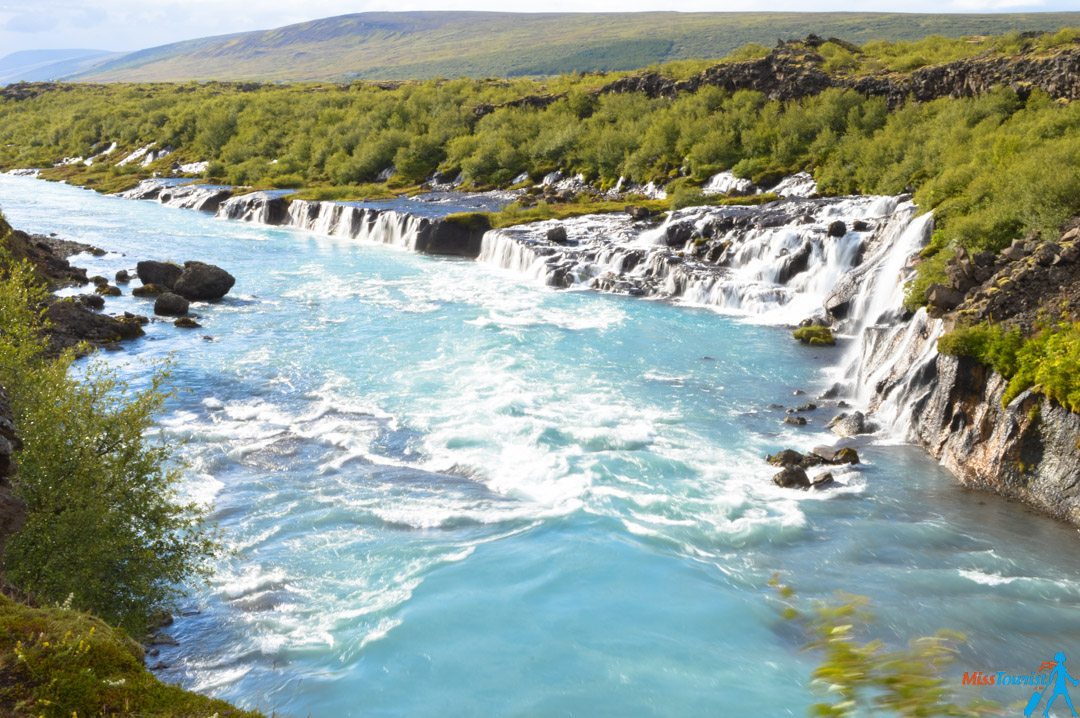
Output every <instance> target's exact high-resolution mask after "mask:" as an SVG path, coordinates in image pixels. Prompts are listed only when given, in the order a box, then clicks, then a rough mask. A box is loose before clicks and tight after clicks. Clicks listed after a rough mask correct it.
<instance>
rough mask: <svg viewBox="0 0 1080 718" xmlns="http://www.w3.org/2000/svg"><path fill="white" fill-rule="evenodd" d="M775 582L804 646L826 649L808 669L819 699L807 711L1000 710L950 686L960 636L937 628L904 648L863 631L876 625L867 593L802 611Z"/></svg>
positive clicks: (917, 716) (844, 717) (833, 717)
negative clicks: (965, 697) (967, 697)
mask: <svg viewBox="0 0 1080 718" xmlns="http://www.w3.org/2000/svg"><path fill="white" fill-rule="evenodd" d="M770 585H771V586H773V587H774V588H775V589H776V591H777V593H778V595H779V597H780V599H781V601H782V602H783V603H784V609H783V611H782V616H783V617H784V619H786V620H788V621H792V622H793V623H794V624H795V625H797V626H798V627H799V628H801V629H802V630H803V631H805V633H806V635H807V646H806V648H807V650H810V651H814V652H816V653H819V654H820V655H821V662H820V663H819V664H818V666H817V667H816V668H815V669H814V671H813V673H812V675H811V679H812V684H811V685H812V687H813V688H814V689H815V691H816V692H817V693H818V694H819V695H820V696H821V701H820V702H818V703H815V704H814V705H813V706H811V707H810V715H813V716H828V717H830V718H848V717H849V716H866V715H874V716H897V717H898V718H930V717H931V716H968V717H970V718H975V717H976V716H983V715H1000V709H999V708H998V706H996V705H994V704H992V703H989V702H987V701H978V700H975V701H967V702H965V701H962V700H961V699H960V698H959V697H957V696H956V695H954V691H953V690H952V689H951V687H950V683H952V684H953V685H955V684H956V682H958V681H956V679H953V680H951V681H950V680H949V678H948V677H947V675H946V672H947V671H948V669H949V667H950V666H951V665H952V664H953V663H954V662H955V660H956V654H957V647H958V646H959V645H960V644H962V643H963V640H964V637H963V636H962V635H961V634H959V633H956V632H953V631H939V632H938V633H936V634H935V635H933V636H923V637H920V638H916V639H914V640H912V641H911V642H910V643H909V644H908V646H907V647H906V648H900V649H891V648H888V647H886V645H885V644H884V642H882V641H880V640H867V639H864V638H861V637H860V633H862V634H865V633H867V632H869V630H870V629H871V627H872V625H873V615H872V614H871V613H870V612H869V610H868V609H867V606H868V605H869V600H868V599H867V598H866V597H864V596H853V595H849V594H839V595H838V597H837V600H836V601H835V602H831V603H829V602H819V603H817V604H816V605H813V606H811V607H810V608H809V609H805V608H799V607H798V604H797V601H796V599H795V592H794V591H793V590H792V589H791V587H790V586H785V585H783V584H781V583H780V581H779V578H778V577H776V576H774V577H773V578H772V580H771V581H770ZM860 629H861V630H860Z"/></svg>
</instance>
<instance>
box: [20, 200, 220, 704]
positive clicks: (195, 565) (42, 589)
mask: <svg viewBox="0 0 1080 718" xmlns="http://www.w3.org/2000/svg"><path fill="white" fill-rule="evenodd" d="M10 231H11V230H10V228H9V227H8V226H7V224H6V223H5V222H4V221H3V218H2V216H0V247H2V246H3V245H4V244H5V241H4V240H5V239H6V235H7V234H9V233H10ZM46 291H47V290H46V288H45V286H44V285H43V284H42V283H41V282H40V280H39V279H38V277H37V276H36V274H35V272H34V269H33V267H32V266H31V265H30V264H29V263H27V262H25V261H23V262H18V261H14V260H13V259H12V258H11V257H10V255H8V254H7V253H6V250H4V249H0V386H3V387H5V389H6V390H7V393H8V396H9V398H10V400H11V405H12V410H13V412H14V415H15V424H16V426H17V427H18V431H19V436H20V438H21V440H22V442H23V448H22V450H21V451H20V452H18V472H17V474H16V477H15V479H14V487H15V489H16V491H17V493H18V494H19V496H20V497H21V498H22V499H23V500H24V501H25V502H26V505H27V516H26V522H25V525H24V526H23V528H22V529H21V530H20V531H19V532H18V533H16V534H15V535H14V536H12V537H11V538H10V539H9V541H8V544H7V550H6V552H5V556H4V573H5V575H6V578H7V579H8V580H9V581H11V582H12V583H14V584H15V585H16V586H18V587H19V588H20V589H22V590H24V591H28V592H29V593H31V594H32V595H34V596H35V597H37V598H38V599H39V600H42V601H45V602H50V603H63V602H68V603H70V605H72V606H73V607H75V608H77V609H81V610H87V611H91V612H93V613H95V614H97V615H98V616H101V617H102V618H104V619H106V620H107V621H109V622H110V623H113V624H118V625H120V626H122V627H124V628H125V629H127V630H128V631H130V632H131V633H132V634H133V635H136V636H141V635H143V634H144V633H145V630H146V628H147V620H148V617H149V616H150V615H151V613H152V612H154V611H156V610H160V609H161V608H163V607H167V605H168V603H169V601H170V599H172V598H174V597H175V595H176V592H177V591H178V586H179V585H180V583H181V582H182V581H183V580H185V579H188V578H191V577H192V576H193V575H198V574H199V573H200V572H201V571H202V570H203V569H204V568H205V567H206V565H207V564H206V561H207V559H209V558H210V557H211V556H212V555H213V554H214V553H215V551H216V544H215V542H214V541H213V539H212V536H210V535H209V534H208V533H207V532H206V530H205V529H204V527H203V524H202V519H203V515H202V510H201V509H200V507H198V506H196V505H194V504H190V503H187V502H185V501H183V500H181V499H180V497H179V496H178V494H177V484H178V480H179V472H178V471H177V470H176V469H174V468H170V465H169V463H168V461H169V447H168V446H167V445H166V444H165V443H163V442H161V441H157V440H155V439H153V438H150V437H149V436H148V434H149V433H150V431H151V430H152V429H153V424H154V416H155V414H156V413H157V412H158V411H159V409H160V408H161V405H162V402H163V401H164V399H165V395H164V394H163V393H162V391H161V390H160V388H161V382H162V380H163V375H158V376H157V377H156V378H155V380H154V381H153V382H152V384H151V386H150V387H149V388H148V389H146V390H144V391H138V392H135V391H132V390H131V389H130V388H129V387H127V386H125V385H124V384H123V383H122V382H120V381H119V380H117V379H116V378H115V377H114V376H112V375H111V374H110V373H109V372H108V371H106V370H105V369H102V368H100V367H97V366H94V365H90V366H89V367H80V369H79V370H78V371H74V370H73V368H72V364H73V362H74V359H75V354H74V353H73V352H70V351H69V352H66V353H64V354H62V355H61V356H59V357H58V358H52V357H50V356H49V355H48V353H47V352H46V346H47V344H46V339H45V337H44V330H45V328H46V324H45V320H44V318H43V315H42V309H41V308H42V307H43V306H44V302H45V300H46ZM69 714H70V713H69Z"/></svg>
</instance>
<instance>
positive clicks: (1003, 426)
mask: <svg viewBox="0 0 1080 718" xmlns="http://www.w3.org/2000/svg"><path fill="white" fill-rule="evenodd" d="M946 275H947V277H948V279H947V283H946V284H943V285H935V287H934V288H932V289H931V292H930V299H931V306H930V308H929V309H930V314H931V315H932V316H933V317H937V318H929V317H926V318H925V319H924V320H923V330H922V332H921V333H920V332H918V331H916V324H917V322H915V321H911V322H906V323H901V324H898V325H895V326H894V327H892V328H890V329H889V330H883V333H884V334H885V335H886V336H887V341H885V340H883V343H885V344H888V345H889V349H888V350H887V351H885V352H882V354H883V355H886V356H887V360H886V361H881V360H880V358H879V357H878V356H875V355H870V356H869V357H866V358H864V361H867V362H868V363H869V364H870V371H871V372H878V373H877V376H883V377H884V380H883V381H882V382H881V384H880V385H879V386H878V387H877V388H876V392H875V397H874V399H873V400H872V408H880V407H885V408H889V407H890V406H898V405H899V406H902V407H903V409H902V410H900V411H899V412H898V415H899V416H898V419H899V422H900V423H899V424H898V426H899V427H903V428H905V429H906V431H907V435H908V438H909V439H911V440H913V441H916V442H918V443H920V444H921V445H923V446H924V447H926V449H927V450H928V451H929V452H930V453H931V454H932V455H933V456H934V457H936V458H937V459H939V460H940V461H941V463H942V464H943V465H944V466H945V467H947V468H948V469H949V470H950V471H952V473H953V474H955V475H956V476H957V478H958V479H959V480H960V482H961V483H962V484H964V485H965V486H968V487H971V488H975V489H982V490H987V491H992V492H994V493H997V494H1000V495H1002V496H1006V497H1008V498H1011V499H1016V500H1018V501H1022V502H1024V503H1026V504H1028V505H1030V506H1032V507H1033V508H1035V509H1037V510H1038V511H1040V512H1042V513H1045V514H1048V515H1050V516H1053V517H1055V518H1058V519H1061V520H1064V521H1068V522H1070V523H1073V524H1076V525H1080V415H1078V414H1075V413H1072V412H1071V411H1069V410H1068V409H1066V408H1064V407H1062V406H1060V405H1059V404H1058V403H1056V402H1054V401H1052V400H1050V399H1047V398H1046V397H1044V396H1042V395H1041V394H1038V393H1035V392H1034V391H1032V390H1028V391H1025V392H1023V393H1022V394H1020V395H1019V396H1017V397H1016V398H1015V399H1013V400H1012V401H1011V402H1010V403H1009V404H1008V406H1002V397H1003V396H1004V395H1005V390H1006V388H1007V386H1008V381H1007V380H1006V379H1005V378H1004V377H1002V376H1001V375H999V374H997V373H996V372H994V371H993V370H992V369H990V368H989V367H987V366H985V365H983V364H980V363H979V362H978V361H976V360H975V359H972V358H968V357H962V356H945V355H938V354H936V352H934V351H932V350H931V351H925V350H924V349H925V348H929V345H928V342H936V338H937V336H938V335H939V334H940V332H941V331H942V330H943V329H945V328H948V327H950V326H954V325H958V324H962V325H976V324H981V323H983V322H987V321H991V322H994V323H996V324H998V325H1001V326H1003V327H1005V328H1008V329H1017V330H1019V331H1020V332H1021V333H1022V334H1023V335H1025V336H1030V335H1031V334H1033V333H1034V332H1036V331H1038V330H1039V327H1040V326H1042V325H1043V324H1045V323H1046V322H1055V321H1057V320H1058V319H1059V318H1062V319H1066V320H1068V321H1078V320H1080V218H1078V219H1076V220H1073V221H1072V222H1070V223H1069V224H1068V225H1067V226H1066V227H1065V230H1064V232H1063V233H1062V235H1061V237H1060V238H1059V239H1058V240H1057V241H1042V242H1036V241H1035V238H1028V239H1027V240H1017V241H1016V242H1014V243H1013V244H1012V245H1011V246H1009V247H1007V248H1006V249H1004V250H1003V251H1001V252H998V253H996V254H994V253H990V252H981V253H978V254H975V255H974V256H971V255H968V254H967V253H965V252H963V251H960V252H957V253H956V255H955V256H954V257H952V258H951V259H950V260H949V262H948V264H947V266H946ZM921 316H922V317H925V316H926V315H921ZM890 363H891V365H890ZM875 364H876V365H877V366H875ZM890 396H891V397H892V402H891V404H890Z"/></svg>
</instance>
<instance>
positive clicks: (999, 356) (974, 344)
mask: <svg viewBox="0 0 1080 718" xmlns="http://www.w3.org/2000/svg"><path fill="white" fill-rule="evenodd" d="M938 351H940V352H941V353H942V354H951V355H954V356H968V357H972V358H973V359H976V360H978V361H980V362H982V363H983V364H986V365H987V366H990V367H992V368H993V369H994V370H995V371H997V372H998V373H999V374H1001V375H1002V376H1003V377H1005V378H1006V379H1008V380H1009V385H1008V387H1007V388H1006V390H1005V395H1004V396H1003V397H1002V403H1003V404H1008V403H1009V402H1011V401H1012V400H1013V399H1015V398H1016V397H1017V396H1019V395H1020V394H1021V393H1022V392H1024V391H1025V390H1027V389H1031V388H1034V389H1035V391H1037V392H1038V393H1040V394H1043V395H1044V396H1047V397H1049V398H1050V399H1053V400H1054V401H1056V402H1057V403H1059V404H1061V405H1062V406H1064V407H1066V408H1067V409H1069V410H1070V411H1074V412H1080V323H1069V322H1062V323H1059V324H1056V325H1053V326H1049V327H1046V328H1044V329H1042V330H1041V331H1039V332H1038V333H1036V334H1035V335H1034V336H1032V337H1030V338H1027V339H1025V338H1024V337H1022V336H1021V335H1020V332H1019V330H1016V329H1013V330H1010V331H1006V330H1004V329H1002V328H1001V327H1000V326H995V325H990V324H982V325H978V326H974V327H965V328H960V329H956V330H954V331H952V332H950V333H948V334H946V335H945V336H943V337H941V339H939V340H938Z"/></svg>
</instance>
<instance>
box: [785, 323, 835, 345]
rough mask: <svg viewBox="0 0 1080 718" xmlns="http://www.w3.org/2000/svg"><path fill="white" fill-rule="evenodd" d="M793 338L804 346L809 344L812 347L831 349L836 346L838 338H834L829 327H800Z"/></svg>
mask: <svg viewBox="0 0 1080 718" xmlns="http://www.w3.org/2000/svg"><path fill="white" fill-rule="evenodd" d="M793 336H794V337H795V338H796V339H798V340H799V341H800V342H802V343H803V344H809V345H810V346H830V347H831V346H833V345H834V344H836V337H834V336H833V333H832V330H831V329H829V328H828V327H819V326H809V327H799V328H798V329H796V330H795V331H794V333H793Z"/></svg>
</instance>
